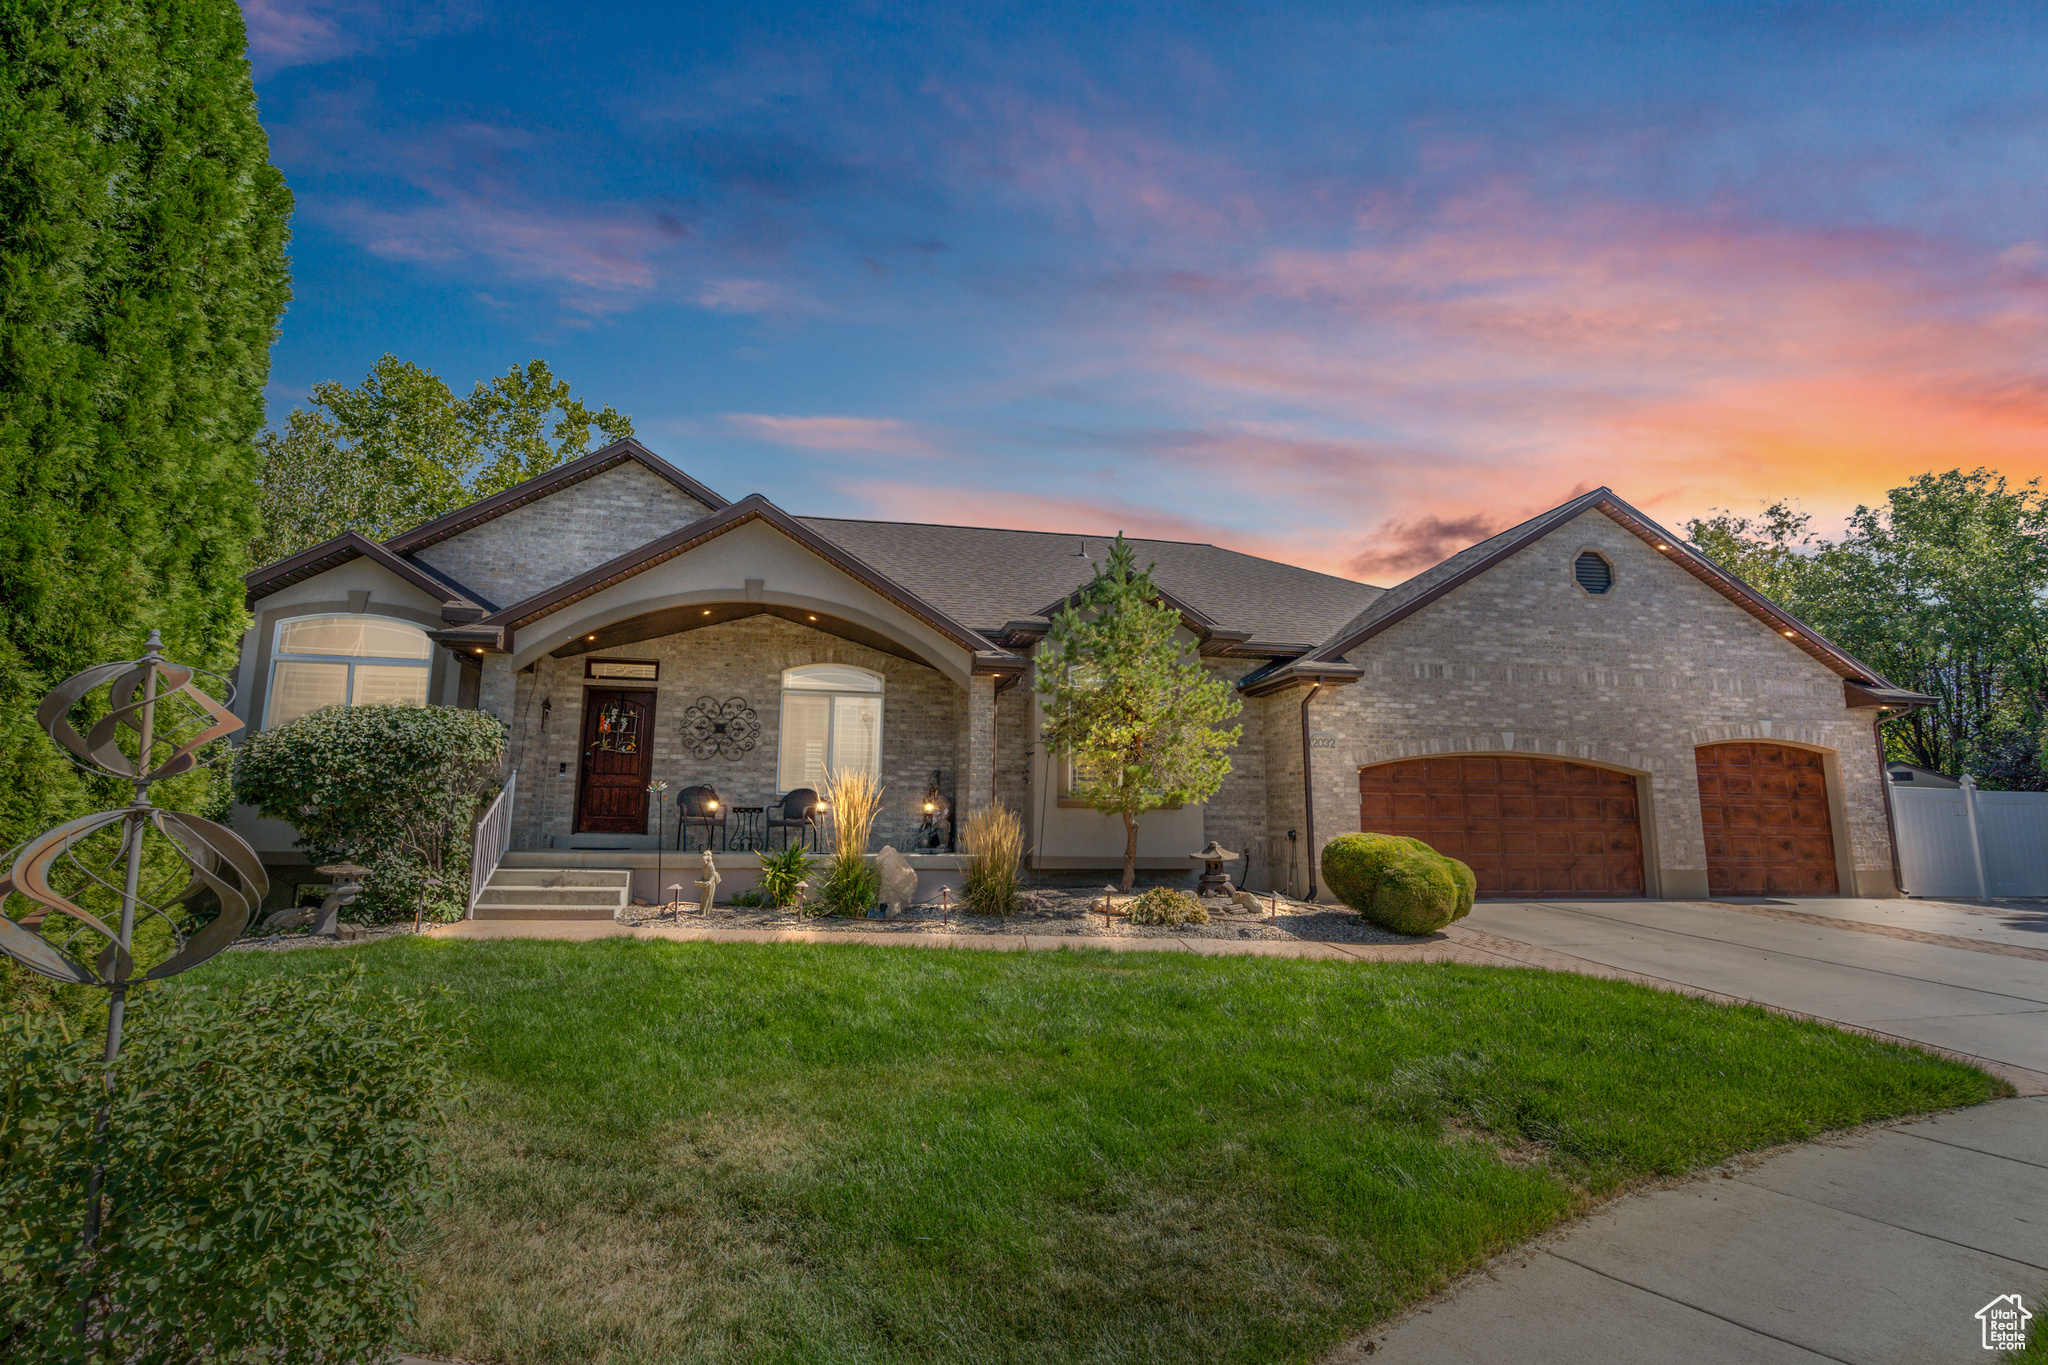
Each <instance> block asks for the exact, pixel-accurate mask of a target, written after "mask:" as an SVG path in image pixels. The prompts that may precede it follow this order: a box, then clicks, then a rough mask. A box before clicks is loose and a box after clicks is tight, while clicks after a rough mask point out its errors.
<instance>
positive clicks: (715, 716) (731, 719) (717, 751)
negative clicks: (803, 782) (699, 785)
mask: <svg viewBox="0 0 2048 1365" xmlns="http://www.w3.org/2000/svg"><path fill="white" fill-rule="evenodd" d="M760 740H761V718H760V717H759V716H757V715H755V714H754V708H753V707H751V706H749V705H747V699H746V698H745V697H727V698H726V699H725V700H724V701H720V700H718V699H717V698H716V697H699V698H697V700H696V701H695V702H694V703H692V704H691V706H690V708H689V709H688V710H687V711H685V712H683V747H684V748H686V749H688V750H689V751H690V756H691V757H692V758H725V759H732V760H735V761H737V760H738V758H739V756H740V755H741V754H744V753H747V752H749V751H750V750H752V749H753V747H754V746H755V745H756V744H758V743H759V742H760Z"/></svg>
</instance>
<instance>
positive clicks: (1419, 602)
mask: <svg viewBox="0 0 2048 1365" xmlns="http://www.w3.org/2000/svg"><path fill="white" fill-rule="evenodd" d="M1588 511H1599V512H1601V513H1604V514H1605V515H1606V516H1608V517H1610V518H1611V519H1613V521H1614V522H1615V524H1616V525H1618V526H1620V527H1621V528H1622V529H1624V530H1626V531H1628V532H1629V533H1630V534H1632V535H1634V536H1636V537H1637V538H1638V539H1639V540H1641V541H1643V543H1644V544H1646V545H1648V546H1650V547H1651V548H1652V549H1654V550H1656V551H1658V552H1659V553H1661V554H1663V555H1664V556H1665V558H1667V559H1669V560H1670V561H1671V562H1672V563H1674V564H1676V565H1677V566H1678V567H1679V568H1681V569H1684V570H1685V571H1686V572H1687V573H1689V574H1691V575H1692V576H1693V577H1694V578H1697V579H1699V580H1700V582H1702V583H1704V584H1706V585H1707V586H1708V587H1710V588H1712V589H1713V590H1714V591H1715V592H1717V593H1719V594H1720V595H1721V596H1723V597H1725V598H1727V599H1728V600H1729V601H1730V602H1733V603H1734V604H1735V605H1736V606H1738V607H1740V608H1742V609H1743V610H1744V611H1746V612H1748V613H1749V614H1750V615H1751V616H1753V617H1755V618H1756V619H1757V620H1758V621H1761V622H1762V623H1763V624H1765V625H1766V626H1769V627H1770V628H1771V629H1772V630H1774V631H1776V632H1777V633H1778V634H1780V635H1782V636H1784V637H1785V638H1786V639H1787V641H1789V642H1790V643H1792V644H1794V645H1796V646H1798V647H1799V648H1800V649H1801V650H1802V651H1804V652H1805V653H1806V654H1808V655H1809V656H1811V657H1812V658H1813V659H1814V660H1816V661H1817V662H1819V663H1820V664H1821V665H1822V666H1824V667H1826V668H1828V669H1830V670H1831V671H1833V672H1834V673H1835V674H1837V675H1838V676H1840V677H1841V678H1843V679H1845V680H1846V681H1848V682H1850V683H1854V684H1859V685H1867V686H1859V689H1858V690H1859V691H1869V692H1871V693H1873V694H1874V695H1875V694H1882V700H1883V701H1884V703H1885V704H1886V705H1899V706H1909V705H1913V704H1916V702H1926V701H1932V700H1933V699H1932V698H1931V697H1922V696H1921V694H1919V693H1916V692H1909V691H1907V690H1905V689H1903V688H1898V687H1895V686H1893V685H1892V684H1891V683H1889V682H1886V681H1885V679H1884V677H1883V675H1881V674H1880V673H1878V671H1877V670H1876V669H1874V668H1872V667H1871V666H1870V665H1868V664H1866V663H1864V662H1863V661H1862V660H1860V659H1858V658H1856V656H1854V655H1853V654H1850V653H1849V652H1848V651H1847V650H1845V649H1843V648H1841V647H1840V646H1839V645H1836V644H1835V643H1834V642H1833V641H1831V640H1829V639H1828V638H1827V637H1826V636H1824V635H1822V634H1821V633H1820V632H1819V631H1817V630H1815V629H1813V628H1812V627H1811V626H1808V625H1807V624H1806V623H1805V622H1803V621H1801V620H1799V619H1798V618H1797V617H1795V616H1793V615H1792V613H1790V612H1788V611H1786V610H1785V609H1784V608H1783V607H1781V606H1779V605H1778V604H1777V603H1776V602H1773V601H1772V600H1771V599H1770V598H1768V597H1765V596H1764V595H1763V594H1762V593H1760V592H1758V591H1757V590H1756V589H1755V588H1752V587H1751V586H1749V584H1747V583H1745V582H1743V581H1742V579H1741V578H1740V577H1738V576H1737V575H1736V574H1734V573H1732V572H1731V571H1729V570H1728V569H1725V568H1723V567H1722V566H1721V565H1719V564H1717V563H1715V562H1714V561H1713V560H1712V559H1710V558H1709V557H1708V556H1707V555H1705V554H1704V553H1702V552H1701V551H1700V550H1699V548H1698V547H1697V546H1694V545H1692V544H1689V543H1688V542H1686V541H1684V540H1682V539H1680V538H1679V537H1677V536H1675V535H1673V534H1672V533H1671V532H1669V531H1667V530H1665V529H1664V528H1663V527H1662V526H1659V525H1658V524H1657V523H1656V522H1655V521H1652V520H1651V519H1650V518H1649V517H1648V516H1646V515H1644V514H1643V513H1642V512H1640V511H1638V510H1637V509H1636V508H1634V507H1631V506H1630V505H1629V504H1628V503H1626V502H1624V501H1622V500H1621V499H1620V498H1619V497H1617V496H1615V493H1614V490H1612V489H1610V488H1596V489H1594V490H1593V491H1592V492H1590V493H1585V494H1582V495H1580V496H1579V497H1576V498H1573V499H1572V500H1571V501H1570V502H1567V503H1563V504H1561V505H1559V506H1557V507H1553V508H1551V509H1550V510H1549V511H1548V512H1544V513H1542V514H1541V515H1539V516H1535V517H1531V518H1530V519H1529V520H1528V521H1525V522H1523V523H1522V524H1521V525H1519V526H1512V527H1509V528H1508V529H1507V530H1505V531H1502V532H1501V533H1500V534H1498V535H1495V536H1491V537H1488V538H1487V539H1485V540H1482V541H1480V542H1479V543H1478V544H1476V545H1471V546H1467V547H1466V548H1465V549H1463V550H1460V551H1459V552H1458V553H1456V554H1454V555H1452V556H1451V557H1450V558H1449V559H1446V560H1445V561H1444V562H1443V563H1441V564H1438V565H1435V566H1433V567H1431V568H1428V569H1424V570H1423V571H1422V572H1421V573H1419V574H1416V575H1415V576H1414V577H1413V578H1410V579H1408V580H1407V581H1406V582H1404V583H1399V584H1396V585H1395V586H1394V587H1392V588H1390V589H1388V590H1387V591H1386V592H1385V593H1384V594H1382V595H1381V596H1380V597H1378V598H1377V599H1375V600H1374V601H1373V602H1372V604H1371V605H1369V606H1368V607H1366V609H1365V610H1364V611H1362V612H1360V613H1359V614H1358V615H1357V616H1355V617H1353V618H1352V619H1351V620H1349V621H1347V622H1346V623H1345V624H1344V625H1343V626H1342V627H1340V628H1339V629H1338V630H1337V631H1336V632H1335V633H1334V634H1332V635H1331V636H1330V638H1329V639H1327V640H1325V641H1324V642H1323V643H1322V644H1321V645H1320V646H1318V647H1317V648H1316V649H1314V650H1312V651H1310V652H1309V653H1308V654H1306V655H1304V656H1303V657H1302V658H1300V659H1299V660H1296V661H1295V662H1294V663H1292V664H1288V665H1286V666H1284V667H1282V668H1279V669H1275V670H1273V671H1272V672H1271V673H1270V674H1266V675H1264V676H1263V677H1262V678H1261V681H1263V682H1268V683H1271V684H1274V685H1278V684H1279V683H1281V682H1283V681H1293V680H1294V679H1295V678H1296V677H1307V676H1308V675H1309V672H1310V670H1311V669H1312V667H1313V666H1315V665H1326V664H1334V663H1338V662H1341V661H1342V659H1343V656H1344V655H1346V654H1348V653H1350V652H1351V651H1352V650H1354V649H1356V648H1357V647H1358V646H1359V645H1361V644H1364V643H1365V642H1366V641H1367V640H1370V639H1371V638H1372V637H1373V636H1375V635H1377V634H1379V633H1380V632H1381V631H1383V630H1385V629H1387V628H1388V627H1389V626H1392V625H1393V624H1394V623H1396V622H1397V621H1401V620H1403V619H1405V618H1406V617H1409V616H1412V615H1413V614H1415V613H1416V612H1418V611H1420V610H1422V608H1424V607H1426V606H1428V605H1429V604H1430V603H1431V602H1434V601H1436V600H1437V599H1438V598H1439V597H1442V596H1444V595H1445V594H1446V593H1448V592H1450V591H1452V590H1453V589H1455V588H1457V587H1459V586H1460V585H1461V584H1464V583H1468V582H1470V581H1471V580H1472V579H1474V578H1476V577H1478V576H1479V575H1480V574H1482V573H1485V572H1486V571H1487V570H1488V569H1490V568H1492V567H1493V566H1494V565H1496V564H1498V563H1500V562H1501V561H1502V560H1504V559H1506V558H1508V557H1509V556H1510V555H1513V554H1515V553H1517V552H1518V551H1520V550H1522V549H1524V548H1526V547H1527V546H1529V545H1531V544H1533V543H1535V542H1536V541H1538V540H1540V539H1542V538H1543V537H1544V536H1546V535H1548V534H1550V533H1551V532H1552V531H1554V530H1556V529H1557V528H1558V527H1560V526H1563V525H1565V524H1566V523H1567V522H1570V521H1572V520H1574V519H1575V518H1577V517H1579V516H1580V515H1582V514H1584V513H1585V512H1588ZM1865 704H1875V703H1865Z"/></svg>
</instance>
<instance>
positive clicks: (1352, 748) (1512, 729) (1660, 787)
mask: <svg viewBox="0 0 2048 1365" xmlns="http://www.w3.org/2000/svg"><path fill="white" fill-rule="evenodd" d="M1586 549H1593V550H1597V551H1598V552H1599V553H1601V554H1602V555H1604V556H1606V557H1607V559H1608V561H1609V562H1610V563H1611V564H1612V565H1613V569H1614V585H1613V588H1612V590H1611V591H1609V592H1608V593H1606V594H1605V595H1602V596H1593V595H1590V594H1588V593H1586V592H1585V591H1584V590H1583V589H1581V588H1580V587H1579V586H1578V584H1577V583H1576V582H1575V581H1574V579H1573V576H1572V562H1573V560H1574V559H1576V558H1577V557H1578V555H1579V554H1580V553H1581V552H1582V551H1583V550H1586ZM1349 662H1351V663H1353V664H1356V665H1358V666H1359V667H1360V668H1361V669H1363V670H1364V677H1363V678H1361V679H1360V680H1359V681H1358V682H1357V683H1354V684H1351V685H1349V686H1345V687H1339V688H1335V689H1331V690H1328V691H1327V692H1325V693H1324V694H1323V695H1322V696H1320V697H1318V698H1317V700H1316V702H1315V703H1314V707H1313V710H1312V720H1311V727H1310V728H1311V731H1312V732H1313V733H1318V734H1323V735H1331V736H1334V737H1335V740H1336V744H1335V746H1334V748H1333V749H1331V750H1330V751H1327V752H1322V753H1318V754H1316V755H1315V759H1314V761H1315V769H1316V771H1315V795H1316V805H1317V809H1316V835H1317V839H1318V842H1319V843H1321V842H1327V841H1328V840H1329V839H1330V838H1331V837H1333V836H1335V835H1336V834H1339V833H1342V832H1345V831H1347V830H1355V829H1356V828H1357V827H1358V770H1359V768H1361V767H1364V766H1367V765H1370V764H1375V763H1381V762H1386V761H1389V760H1393V759H1399V758H1408V757H1414V756H1418V755H1424V754H1433V753H1460V752H1497V751H1513V752H1519V753H1541V754H1553V755H1558V756H1561V757H1565V758H1570V759H1577V760H1580V761H1585V762H1591V763H1596V764H1601V765H1606V766H1610V767H1615V768H1621V769H1625V770H1628V771H1630V772H1634V773H1636V774H1638V775H1639V781H1638V791H1639V794H1640V795H1641V797H1642V798H1643V805H1644V807H1645V812H1644V826H1645V827H1644V835H1645V839H1646V849H1645V855H1646V856H1645V864H1646V866H1645V871H1646V873H1647V874H1648V876H1649V881H1650V892H1651V894H1652V895H1663V896H1666V897H1696V896H1703V895H1705V894H1706V893H1707V880H1706V850H1705V841H1704V835H1703V831H1702V828H1701V823H1700V808H1699V795H1698V784H1697V774H1696V770H1695V766H1694V757H1693V751H1694V748H1695V746H1697V745H1701V744H1710V743H1715V742H1718V741H1721V740H1728V739H1764V740H1775V741H1779V742H1783V743H1789V744H1795V745H1801V746H1805V747H1808V748H1813V749H1818V750H1822V751H1823V752H1825V753H1827V754H1829V755H1831V756H1832V757H1831V760H1830V762H1829V765H1828V781H1829V787H1830V795H1831V800H1832V803H1833V807H1834V809H1833V812H1832V813H1833V819H1834V823H1835V825H1836V831H1835V832H1836V845H1837V854H1836V868H1837V873H1838V876H1839V879H1840V884H1841V889H1842V892H1843V894H1846V895H1888V894H1893V887H1892V884H1891V883H1892V878H1891V847H1890V842H1889V837H1888V833H1887V828H1886V823H1885V812H1884V805H1883V797H1884V794H1883V791H1882V788H1881V786H1880V781H1881V777H1880V769H1879V767H1878V764H1877V760H1876V754H1875V750H1874V748H1873V743H1872V738H1871V730H1870V718H1869V716H1868V714H1867V713H1859V712H1852V711H1850V710H1848V709H1847V707H1846V706H1845V705H1844V703H1843V696H1842V682H1841V679H1840V677H1838V676H1837V675H1836V674H1834V673H1833V672H1831V671H1829V670H1828V669H1826V668H1824V667H1823V666H1822V665H1820V664H1819V663H1818V662H1816V661H1815V660H1814V659H1812V658H1811V657H1810V656H1808V655H1806V654H1805V653H1803V652H1801V651H1800V650H1799V649H1797V648H1796V647H1795V646H1793V645H1792V644H1791V643H1790V642H1788V641H1786V640H1785V639H1783V638H1781V637H1780V636H1778V635H1777V634H1776V633H1775V632H1773V631H1772V630H1770V629H1769V628H1768V627H1766V626H1764V625H1763V624H1762V623H1760V622H1759V621H1757V620H1756V619H1755V618H1754V617H1752V616H1750V615H1749V614H1748V613H1746V612H1744V611H1743V610H1741V609H1740V608H1738V607H1736V606H1735V605H1734V604H1733V603H1731V602H1729V601H1727V600H1726V599H1725V598H1722V597H1721V596H1719V595H1718V594H1716V593H1715V592H1713V591H1712V590H1711V589H1709V588H1707V587H1706V586H1705V585H1703V584H1701V583H1700V582H1699V581H1698V580H1697V579H1694V578H1693V577H1692V576H1691V575H1689V574H1687V573H1686V572H1685V571H1684V570H1682V569H1680V568H1678V567H1677V566H1676V565H1673V564H1671V563H1670V562H1668V561H1667V560H1666V559H1665V558H1664V557H1663V556H1662V555H1660V554H1658V553H1657V552H1656V551H1655V550H1653V549H1652V548H1650V547H1649V546H1648V545H1646V544H1644V543H1643V542H1642V541H1641V540H1639V539H1637V538H1636V537H1635V536H1634V535H1631V534H1630V533H1629V532H1627V531H1626V530H1624V529H1623V528H1621V527H1620V526H1618V525H1617V524H1615V523H1614V522H1613V521H1611V520H1610V519H1608V517H1606V516H1605V515H1604V514H1602V513H1600V512H1597V511H1589V512H1586V513H1584V514H1583V515H1581V516H1580V517H1578V518H1576V519H1574V520H1573V521H1571V522H1569V523H1567V524H1566V525H1564V526H1562V527H1560V528H1558V529H1557V530H1556V531H1554V532H1552V533H1551V534H1550V535H1548V536H1546V537H1544V538H1543V539H1541V540H1539V541H1537V542H1536V543H1534V544H1533V545H1530V546H1528V547H1526V548H1524V549H1523V550H1522V551H1520V552H1519V553H1517V554H1515V555H1514V556H1512V557H1510V558H1509V559H1507V560H1505V561H1503V562H1502V563H1500V564H1498V565H1496V566H1495V567H1493V568H1492V569H1490V570H1488V571H1487V572H1485V573H1483V574H1481V575H1480V576H1479V577H1477V578H1475V579H1473V580H1472V581H1471V582H1469V583H1466V584H1464V585H1463V586H1461V587H1459V588H1457V589H1455V590H1453V591H1452V592H1450V593H1449V594H1447V595H1446V596H1444V597H1443V598H1441V599H1439V600H1438V601H1436V602H1434V603H1432V604H1430V605H1429V606H1427V607H1425V608H1423V609H1422V610H1421V611H1419V612H1417V613H1416V614H1415V615H1413V616H1410V617H1408V618H1406V619H1405V620H1402V621H1400V622H1398V623H1396V624H1395V625H1393V626H1391V627H1389V628H1388V629H1387V630H1385V631H1383V632H1382V633H1381V634H1379V635H1377V636H1375V637H1373V638H1372V639H1371V640H1369V641H1367V642H1366V643H1365V644H1364V645H1362V646H1360V647H1359V648H1358V649H1357V650H1355V651H1354V652H1353V653H1352V654H1351V655H1350V658H1349ZM1276 790H1277V789H1276Z"/></svg>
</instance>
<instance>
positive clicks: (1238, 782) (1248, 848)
mask: <svg viewBox="0 0 2048 1365" xmlns="http://www.w3.org/2000/svg"><path fill="white" fill-rule="evenodd" d="M1204 663H1205V666H1206V667H1207V669H1208V671H1209V674H1210V675H1211V676H1212V677H1217V678H1222V679H1224V680H1225V681H1226V682H1230V683H1233V684H1234V683H1236V682H1237V680H1238V679H1239V678H1242V677H1243V676H1244V675H1245V674H1247V673H1249V672H1251V671H1252V670H1253V669H1255V668H1258V667H1260V666H1261V665H1262V664H1263V663H1264V660H1260V659H1209V660H1205V661H1204ZM1257 705H1258V703H1257V702H1256V701H1249V700H1248V701H1246V704H1245V708H1244V709H1243V710H1242V711H1240V712H1238V714H1237V716H1236V717H1235V718H1234V719H1232V720H1230V721H1227V722H1225V724H1226V725H1236V726H1238V727H1240V728H1241V729H1242V730H1243V731H1244V733H1243V735H1242V736H1240V737H1239V739H1238V741H1237V744H1236V745H1235V746H1234V747H1233V748H1231V749H1230V750H1229V751H1228V752H1229V755H1230V772H1229V774H1228V775H1227V776H1226V777H1224V779H1223V785H1222V786H1220V787H1218V788H1217V789H1216V794H1215V795H1214V796H1212V797H1210V798H1209V800H1208V802H1207V803H1206V804H1204V806H1203V807H1202V834H1203V837H1204V838H1205V839H1214V840H1215V841H1216V842H1217V843H1219V844H1222V845H1223V846H1224V847H1225V848H1227V849H1229V850H1230V851H1231V852H1233V853H1238V854H1242V855H1244V856H1243V859H1242V860H1241V861H1239V862H1236V863H1226V864H1225V865H1224V871H1226V872H1228V873H1229V874H1230V875H1231V879H1232V880H1233V881H1236V882H1237V883H1238V884H1239V885H1241V886H1255V887H1258V888H1259V889H1261V890H1263V889H1265V888H1266V886H1267V884H1268V883H1267V874H1268V868H1267V864H1268V862H1269V856H1268V852H1267V849H1266V727H1265V722H1264V720H1263V718H1262V717H1261V716H1259V714H1258V713H1257V711H1256V710H1255V708H1256V707H1257Z"/></svg>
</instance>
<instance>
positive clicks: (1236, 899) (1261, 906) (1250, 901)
mask: <svg viewBox="0 0 2048 1365" xmlns="http://www.w3.org/2000/svg"><path fill="white" fill-rule="evenodd" d="M1230 899H1231V901H1232V903H1233V904H1235V905H1236V906H1237V908H1238V909H1240V910H1249V911H1251V912H1252V913H1253V914H1254V915H1263V914H1265V913H1266V902H1264V901H1262V900H1260V899H1259V898H1258V897H1257V896H1254V895H1253V894H1252V893H1251V892H1249V891H1247V890H1245V889H1244V888H1243V887H1241V886H1240V887H1236V888H1233V889H1232V891H1231V893H1230Z"/></svg>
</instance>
